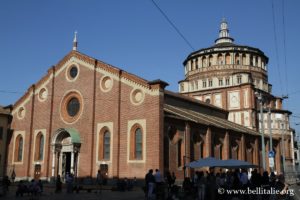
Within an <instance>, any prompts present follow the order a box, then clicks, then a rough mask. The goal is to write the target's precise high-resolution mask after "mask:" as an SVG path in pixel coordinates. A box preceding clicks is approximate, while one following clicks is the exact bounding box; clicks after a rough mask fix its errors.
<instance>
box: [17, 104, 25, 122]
mask: <svg viewBox="0 0 300 200" xmlns="http://www.w3.org/2000/svg"><path fill="white" fill-rule="evenodd" d="M21 109H23V111H22V112H24V113H23V116H21V115H20V112H21ZM25 116H26V109H25V107H24V106H20V107H19V109H18V110H17V118H18V119H20V120H21V119H24V118H25Z"/></svg>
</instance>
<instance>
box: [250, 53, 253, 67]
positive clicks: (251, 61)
mask: <svg viewBox="0 0 300 200" xmlns="http://www.w3.org/2000/svg"><path fill="white" fill-rule="evenodd" d="M250 65H251V66H253V56H252V55H251V56H250Z"/></svg>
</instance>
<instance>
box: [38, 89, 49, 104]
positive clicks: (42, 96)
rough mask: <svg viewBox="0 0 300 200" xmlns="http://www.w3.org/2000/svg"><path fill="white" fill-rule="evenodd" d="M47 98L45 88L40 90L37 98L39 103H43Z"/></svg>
mask: <svg viewBox="0 0 300 200" xmlns="http://www.w3.org/2000/svg"><path fill="white" fill-rule="evenodd" d="M47 96H48V91H47V89H46V88H42V89H40V91H39V96H38V97H39V99H40V101H45V100H46V99H47Z"/></svg>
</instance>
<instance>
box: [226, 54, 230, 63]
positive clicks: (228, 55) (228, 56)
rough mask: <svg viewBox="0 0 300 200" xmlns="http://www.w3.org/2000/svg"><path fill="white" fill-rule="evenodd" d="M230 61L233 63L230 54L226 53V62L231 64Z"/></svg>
mask: <svg viewBox="0 0 300 200" xmlns="http://www.w3.org/2000/svg"><path fill="white" fill-rule="evenodd" d="M230 63H231V62H230V54H229V53H227V54H226V55H225V64H226V65H228V64H230Z"/></svg>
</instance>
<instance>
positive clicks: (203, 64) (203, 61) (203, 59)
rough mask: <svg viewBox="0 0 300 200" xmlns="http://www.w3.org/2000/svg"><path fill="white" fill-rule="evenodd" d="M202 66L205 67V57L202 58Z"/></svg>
mask: <svg viewBox="0 0 300 200" xmlns="http://www.w3.org/2000/svg"><path fill="white" fill-rule="evenodd" d="M202 67H206V57H205V56H204V57H203V58H202Z"/></svg>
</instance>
